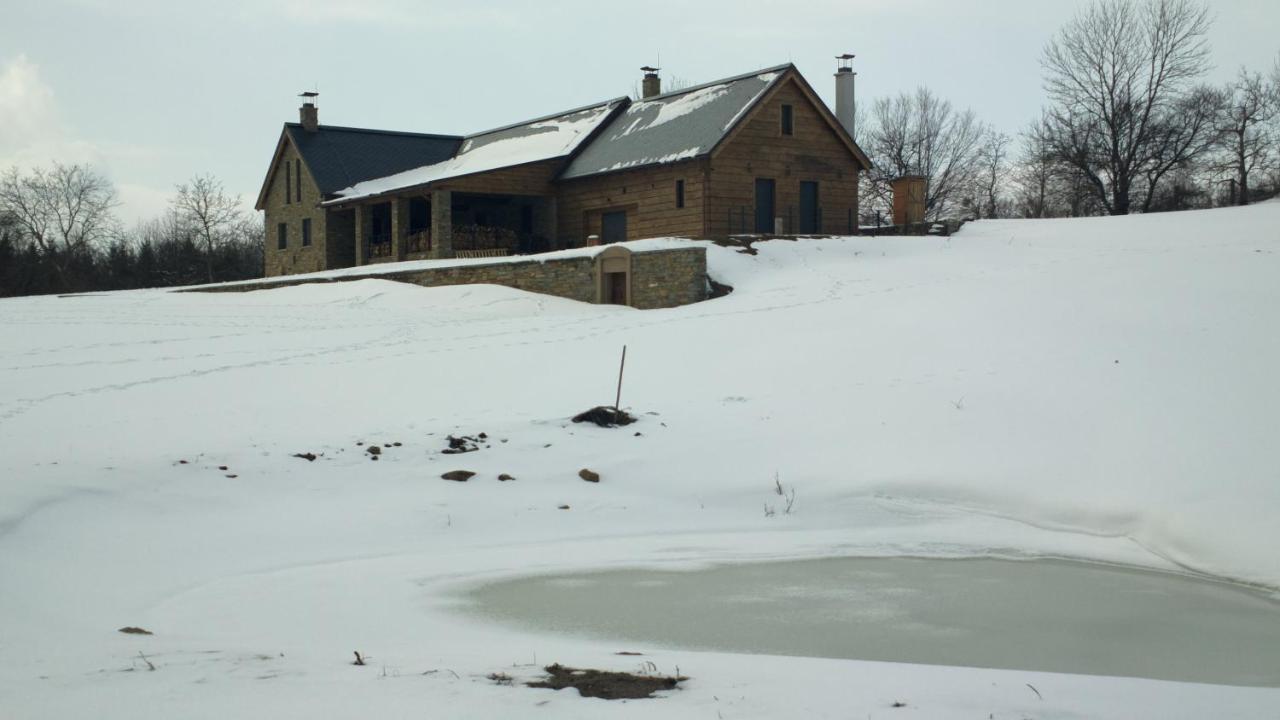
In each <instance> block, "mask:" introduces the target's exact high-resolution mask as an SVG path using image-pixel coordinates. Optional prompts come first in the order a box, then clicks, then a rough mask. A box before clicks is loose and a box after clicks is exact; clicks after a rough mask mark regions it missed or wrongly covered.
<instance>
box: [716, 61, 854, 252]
mask: <svg viewBox="0 0 1280 720" xmlns="http://www.w3.org/2000/svg"><path fill="white" fill-rule="evenodd" d="M783 105H790V106H791V107H792V112H793V113H794V114H793V124H794V134H793V135H783V134H782V106H783ZM710 163H711V171H710V174H711V178H710V180H711V182H710V186H711V187H710V193H709V194H708V197H707V204H706V213H707V234H709V235H726V234H729V233H730V232H733V233H742V232H745V233H750V232H754V231H755V220H754V219H755V180H756V178H772V179H773V180H774V182H775V183H776V199H775V203H776V204H775V208H776V215H777V217H780V218H782V219H783V232H785V233H794V232H797V229H798V228H799V225H800V219H799V212H800V183H801V182H803V181H806V180H808V181H814V182H817V183H818V202H819V207H820V208H821V210H822V226H821V228H820V230H821V232H826V233H852V232H856V230H857V223H858V171H859V169H860V166H859V165H858V161H857V160H856V159H855V158H854V156H853V155H852V154H851V153H850V152H849V149H848V147H847V146H846V145H845V144H844V143H843V142H841V140H840V137H839V136H838V135H837V134H836V132H835V130H833V129H832V128H831V126H830V125H828V124H827V122H826V120H825V119H824V118H823V117H822V115H820V114H819V111H818V109H817V108H815V107H814V106H813V104H812V103H811V102H810V100H809V98H808V96H807V95H805V94H804V93H803V92H802V91H801V89H800V88H799V86H797V84H796V82H795V80H793V79H791V80H787V81H786V82H785V83H783V84H782V85H780V86H779V87H778V88H777V89H776V90H775V91H774V92H773V93H772V94H771V96H770V97H768V98H766V99H765V101H764V102H762V103H761V104H760V105H759V106H758V107H757V108H756V109H755V110H754V111H753V112H752V113H751V114H750V115H749V116H747V118H746V119H745V120H743V122H742V124H741V125H739V127H738V128H737V129H736V130H735V131H734V132H733V133H732V134H731V135H730V136H729V137H728V138H727V139H726V140H725V141H724V143H723V144H722V145H721V146H720V147H719V148H717V150H716V152H715V153H714V154H713V155H712V158H711V160H710ZM741 223H745V227H742V224H741Z"/></svg>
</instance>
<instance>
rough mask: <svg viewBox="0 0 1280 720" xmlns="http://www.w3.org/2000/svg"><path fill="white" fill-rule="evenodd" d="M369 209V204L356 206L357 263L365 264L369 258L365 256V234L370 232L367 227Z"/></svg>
mask: <svg viewBox="0 0 1280 720" xmlns="http://www.w3.org/2000/svg"><path fill="white" fill-rule="evenodd" d="M368 210H369V208H368V206H367V205H356V207H355V211H356V233H355V235H356V265H364V264H366V263H367V262H368V258H366V257H365V256H364V248H365V243H364V236H365V233H366V232H368V230H367V229H366V228H367V225H368V223H367V222H365V214H366V213H367V212H368Z"/></svg>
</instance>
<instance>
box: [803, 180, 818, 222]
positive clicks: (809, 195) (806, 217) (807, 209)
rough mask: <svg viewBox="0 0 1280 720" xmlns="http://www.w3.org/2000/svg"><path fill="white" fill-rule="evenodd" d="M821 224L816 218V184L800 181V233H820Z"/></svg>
mask: <svg viewBox="0 0 1280 720" xmlns="http://www.w3.org/2000/svg"><path fill="white" fill-rule="evenodd" d="M821 225H822V223H821V220H820V218H819V217H818V183H816V182H812V181H809V180H802V181H800V232H801V233H809V234H812V233H820V232H822V227H821Z"/></svg>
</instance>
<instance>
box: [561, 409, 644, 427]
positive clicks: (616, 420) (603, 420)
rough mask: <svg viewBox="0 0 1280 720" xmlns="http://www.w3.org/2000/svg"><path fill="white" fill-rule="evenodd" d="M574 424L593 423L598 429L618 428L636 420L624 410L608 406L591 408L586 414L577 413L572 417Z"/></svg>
mask: <svg viewBox="0 0 1280 720" xmlns="http://www.w3.org/2000/svg"><path fill="white" fill-rule="evenodd" d="M573 421H574V422H576V423H582V422H589V423H595V424H596V425H599V426H600V427H606V428H608V427H620V426H622V425H630V424H631V423H633V422H635V421H636V419H635V418H634V417H632V416H631V415H630V414H628V413H627V411H626V410H619V409H618V408H614V407H609V406H608V405H600V406H598V407H593V408H591V409H590V410H588V411H586V412H581V413H578V414H577V415H574V416H573Z"/></svg>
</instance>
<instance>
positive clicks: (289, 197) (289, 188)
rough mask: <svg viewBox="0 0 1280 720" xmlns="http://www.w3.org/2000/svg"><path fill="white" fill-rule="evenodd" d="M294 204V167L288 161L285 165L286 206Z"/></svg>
mask: <svg viewBox="0 0 1280 720" xmlns="http://www.w3.org/2000/svg"><path fill="white" fill-rule="evenodd" d="M290 202H293V166H292V165H290V164H289V161H288V160H286V161H285V163H284V204H285V205H288V204H289V203H290Z"/></svg>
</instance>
